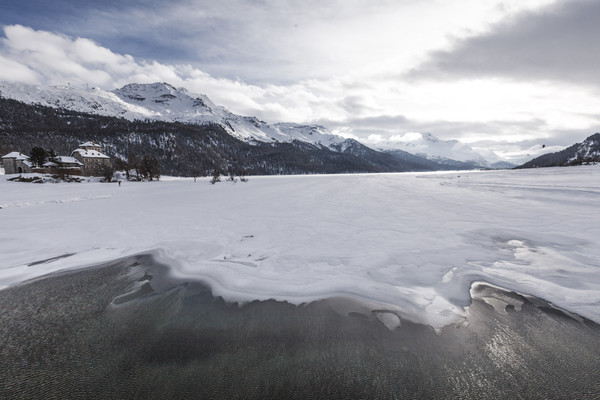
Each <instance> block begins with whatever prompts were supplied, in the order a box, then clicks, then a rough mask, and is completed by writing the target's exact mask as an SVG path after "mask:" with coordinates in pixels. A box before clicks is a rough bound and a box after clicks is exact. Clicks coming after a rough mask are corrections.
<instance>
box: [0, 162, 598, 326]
mask: <svg viewBox="0 0 600 400" xmlns="http://www.w3.org/2000/svg"><path fill="white" fill-rule="evenodd" d="M599 177H600V167H598V166H581V167H573V168H548V169H529V170H510V171H477V172H461V173H460V174H456V173H455V172H450V173H439V172H438V173H409V174H371V175H360V174H355V175H334V176H331V175H321V176H278V177H250V181H249V182H248V183H244V184H240V183H238V184H233V183H231V184H229V183H220V184H217V185H210V184H209V183H208V178H204V179H200V180H198V182H197V183H194V180H193V179H178V180H168V179H165V180H161V181H160V182H154V183H127V182H125V183H124V184H123V185H122V186H121V187H119V186H117V185H116V184H101V183H83V184H66V183H61V184H42V185H36V184H30V183H17V182H9V181H7V180H6V177H2V178H0V208H1V209H0V212H1V213H2V227H3V229H2V230H1V231H0V254H2V255H3V257H2V258H1V260H0V288H1V287H6V286H8V285H13V284H16V283H18V282H22V281H24V280H26V279H31V278H36V277H39V276H41V275H44V274H47V273H49V272H52V271H57V270H65V269H73V268H81V267H84V266H93V265H95V264H96V263H99V262H108V261H113V260H116V259H119V258H121V257H125V256H128V255H132V254H140V253H152V254H155V255H156V256H157V257H159V259H160V261H161V262H163V263H164V265H167V266H169V267H170V268H172V272H173V273H174V274H175V275H176V276H180V277H184V278H186V279H190V278H197V279H200V280H202V281H203V282H206V283H207V284H210V285H211V287H212V290H213V292H214V293H215V294H216V295H219V296H223V297H224V298H225V299H226V300H228V301H252V300H255V299H271V298H273V299H279V300H287V301H289V302H291V303H294V304H300V303H303V302H308V301H311V300H315V299H322V298H329V297H335V296H346V297H348V296H350V297H353V298H355V299H357V300H360V301H361V302H362V303H363V304H365V305H366V306H368V307H371V310H390V313H391V314H390V316H391V317H393V316H394V315H398V316H400V317H402V318H403V319H410V320H413V321H419V322H424V323H427V324H430V325H432V326H434V327H436V328H440V327H442V326H445V325H447V324H454V323H457V322H461V321H463V319H462V318H464V316H465V315H466V313H467V312H468V307H469V305H470V304H471V297H470V293H469V290H470V287H471V284H472V282H474V281H486V282H489V283H492V284H494V285H497V286H500V287H503V288H506V289H508V290H515V291H517V292H520V293H525V294H531V295H534V296H537V297H540V298H543V299H546V300H548V301H550V302H552V304H553V305H554V306H556V307H561V308H564V309H567V310H569V311H571V312H576V313H578V314H580V315H582V316H585V317H587V318H590V319H593V320H594V321H596V322H600V308H599V307H598V304H600V274H599V273H598V269H599V268H600V264H599V262H598V260H600V213H598V208H599V207H600V189H599V188H598V185H597V181H598V178H599ZM465 201H467V203H468V204H466V203H465ZM165 210H167V212H165ZM99 216H101V217H100V218H99ZM40 221H43V223H40ZM57 231H59V232H60V237H59V238H57V235H56V233H57ZM396 321H398V319H397V318H396Z"/></svg>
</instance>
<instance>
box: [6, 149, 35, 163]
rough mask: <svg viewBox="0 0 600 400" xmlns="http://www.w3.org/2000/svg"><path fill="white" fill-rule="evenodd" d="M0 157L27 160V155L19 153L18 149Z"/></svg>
mask: <svg viewBox="0 0 600 400" xmlns="http://www.w3.org/2000/svg"><path fill="white" fill-rule="evenodd" d="M2 158H14V159H15V160H21V161H25V160H29V156H27V155H25V154H23V153H19V152H18V151H13V152H12V153H8V154H7V155H5V156H2Z"/></svg>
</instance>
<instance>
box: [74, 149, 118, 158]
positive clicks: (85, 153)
mask: <svg viewBox="0 0 600 400" xmlns="http://www.w3.org/2000/svg"><path fill="white" fill-rule="evenodd" d="M75 153H79V154H81V156H82V157H87V158H110V157H109V156H107V155H105V154H102V153H100V152H99V151H96V150H85V149H75V150H73V153H71V155H73V154H75Z"/></svg>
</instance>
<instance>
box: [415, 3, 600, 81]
mask: <svg viewBox="0 0 600 400" xmlns="http://www.w3.org/2000/svg"><path fill="white" fill-rule="evenodd" d="M599 21H600V1H597V0H571V1H565V2H561V3H558V4H554V5H552V6H548V7H546V8H544V9H542V10H540V11H537V12H528V13H523V14H520V15H518V16H516V17H514V18H513V19H511V20H508V21H504V22H502V23H500V24H499V25H496V26H495V27H493V29H492V30H491V31H490V32H489V33H487V34H484V35H481V36H476V37H472V38H468V39H464V40H459V41H458V42H457V43H456V44H455V47H454V49H452V50H444V51H438V52H435V53H433V54H431V56H430V59H429V60H428V61H427V62H425V63H424V64H423V65H421V66H420V67H419V68H417V69H416V70H414V71H412V72H411V73H410V74H409V75H410V76H411V77H414V78H428V77H429V78H442V79H444V78H450V79H456V78H476V77H507V78H515V79H523V80H554V81H564V82H574V83H578V84H593V85H600V74H599V73H598V70H599V67H600V40H598V39H599V38H600V23H599Z"/></svg>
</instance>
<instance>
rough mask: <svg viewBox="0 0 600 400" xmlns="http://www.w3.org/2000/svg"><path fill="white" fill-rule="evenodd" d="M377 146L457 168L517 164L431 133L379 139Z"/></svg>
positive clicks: (507, 166)
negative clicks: (439, 137)
mask: <svg viewBox="0 0 600 400" xmlns="http://www.w3.org/2000/svg"><path fill="white" fill-rule="evenodd" d="M375 147H376V148H377V149H378V150H381V151H387V152H394V151H398V150H401V151H406V152H408V153H411V154H414V155H417V156H421V157H424V158H427V159H428V160H431V161H435V162H437V163H440V164H444V165H448V166H452V167H454V168H457V169H465V168H496V169H498V168H512V167H514V166H515V165H514V164H511V163H509V162H507V161H502V160H501V159H500V158H499V157H498V156H497V155H496V154H495V153H494V152H493V151H491V150H490V151H487V152H486V153H485V155H483V154H481V152H477V151H475V150H473V149H472V148H471V147H470V146H468V145H467V144H464V143H461V142H459V141H458V140H441V139H438V138H437V137H435V136H433V135H432V134H431V133H416V132H411V133H407V134H405V135H403V136H401V137H393V138H392V139H388V140H384V141H379V142H378V143H377V144H376V145H375Z"/></svg>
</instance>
